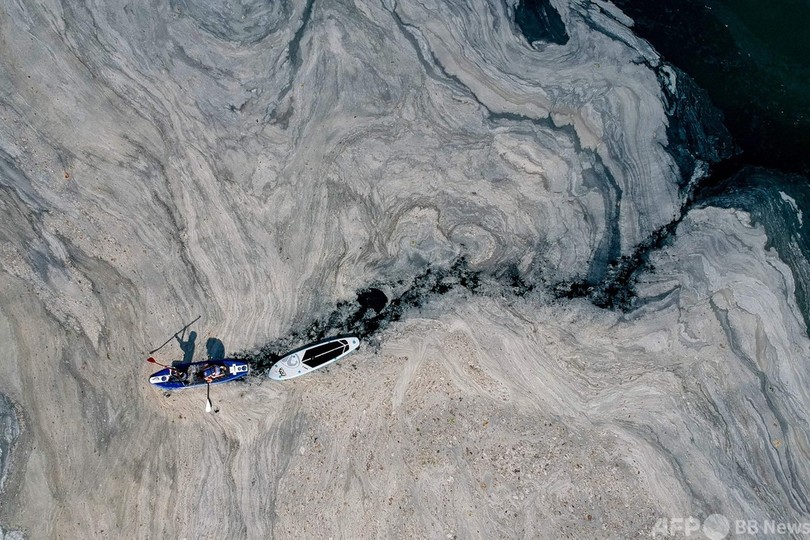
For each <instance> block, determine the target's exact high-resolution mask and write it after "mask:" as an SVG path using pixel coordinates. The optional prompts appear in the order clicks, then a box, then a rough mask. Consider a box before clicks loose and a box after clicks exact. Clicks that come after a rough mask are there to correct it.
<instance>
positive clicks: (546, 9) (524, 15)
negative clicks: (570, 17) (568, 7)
mask: <svg viewBox="0 0 810 540" xmlns="http://www.w3.org/2000/svg"><path fill="white" fill-rule="evenodd" d="M515 24H517V25H518V27H519V28H520V30H521V32H522V33H523V36H524V37H525V38H526V40H527V41H528V42H529V43H535V42H538V41H539V42H548V43H556V44H557V45H565V44H566V43H568V32H566V31H565V24H564V23H563V20H562V17H560V13H559V12H558V11H557V10H556V9H554V6H552V5H551V2H550V1H549V0H520V2H518V5H517V7H515Z"/></svg>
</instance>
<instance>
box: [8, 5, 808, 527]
mask: <svg viewBox="0 0 810 540" xmlns="http://www.w3.org/2000/svg"><path fill="white" fill-rule="evenodd" d="M554 6H555V7H556V8H557V10H558V11H559V13H560V17H561V19H562V21H563V24H564V25H565V30H566V33H567V35H568V37H569V39H568V41H567V42H565V43H564V44H562V45H559V44H545V45H544V44H542V43H535V44H534V46H532V45H530V44H529V43H527V42H526V40H525V39H524V38H523V36H522V35H521V33H520V31H519V30H518V28H517V27H516V26H515V24H514V22H513V13H514V7H515V6H514V2H512V1H510V2H507V3H503V2H498V1H490V2H485V1H480V0H479V1H469V2H447V1H433V0H424V1H419V2H417V1H410V0H409V1H403V2H400V1H396V2H395V1H393V0H383V1H365V0H357V1H350V0H347V1H330V2H325V1H319V0H307V1H292V0H288V1H278V2H259V1H255V0H243V1H241V0H232V1H230V2H224V1H219V0H217V1H210V2H206V1H202V0H187V1H186V0H170V1H143V2H124V1H119V0H110V1H104V2H100V1H97V0H85V1H81V0H68V1H63V2H57V1H55V0H38V1H35V2H6V3H5V5H4V6H3V8H2V9H0V36H2V39H1V41H0V193H2V195H1V196H0V210H2V214H3V218H2V219H0V342H2V343H3V344H4V346H5V350H4V352H5V354H3V355H2V356H0V371H2V373H3V377H0V392H1V393H2V394H5V395H7V396H8V398H9V399H10V400H11V401H13V402H14V403H16V404H17V405H18V406H19V410H20V411H23V414H24V417H23V419H22V420H21V422H20V423H21V426H20V428H21V435H20V436H19V437H17V438H16V439H15V440H16V442H13V446H11V451H10V452H11V453H10V456H11V458H10V459H11V461H10V462H9V463H10V467H11V469H10V470H11V472H10V474H9V475H8V478H7V480H6V483H5V486H4V490H5V491H4V493H3V496H2V497H3V499H2V500H3V503H2V505H0V523H2V524H3V526H4V527H14V528H15V529H19V530H22V531H24V532H26V533H27V534H28V535H29V536H30V537H31V538H45V537H57V538H90V537H171V538H174V537H177V538H180V537H189V538H203V537H206V538H214V537H217V538H220V537H221V538H239V537H249V538H267V537H271V536H273V537H279V538H294V537H313V538H314V537H329V536H334V537H345V538H369V537H403V538H404V537H439V536H441V537H453V536H454V535H455V536H456V537H459V538H475V537H480V538H495V537H501V536H519V537H539V536H549V537H560V536H561V535H572V536H577V537H595V536H605V535H607V536H612V537H625V536H630V535H635V534H646V531H648V530H649V529H650V528H651V527H652V525H653V524H654V523H655V520H656V519H657V518H659V517H662V516H671V515H672V516H674V515H684V514H686V515H689V514H693V515H708V514H711V513H723V514H725V515H727V516H729V518H730V519H731V518H732V517H734V518H737V517H739V518H740V519H743V518H751V519H754V518H757V517H766V516H769V517H771V518H772V519H777V518H785V519H787V518H788V517H797V516H798V517H801V516H806V515H807V513H808V498H807V497H808V495H807V488H806V486H807V479H808V470H807V463H810V460H808V455H807V454H808V448H809V446H808V441H807V435H806V434H807V433H808V430H807V421H806V418H807V417H808V415H807V411H808V396H807V388H808V386H807V381H806V378H807V372H806V369H802V362H804V359H806V358H807V352H808V351H807V347H808V343H807V339H806V335H805V333H804V330H803V327H802V324H801V317H800V316H799V315H798V310H797V307H796V305H795V302H794V301H793V293H794V290H793V283H792V281H791V280H792V276H791V273H790V271H789V270H787V267H785V266H784V265H783V264H781V262H780V261H779V259H778V258H777V257H776V255H775V254H774V252H773V251H771V250H769V249H767V248H766V245H767V242H766V238H765V236H764V234H763V232H762V230H761V229H760V228H758V227H756V226H753V225H751V224H750V223H749V222H748V220H747V218H746V216H745V215H743V214H739V213H735V212H734V211H732V210H717V209H706V210H701V211H695V212H693V213H691V214H690V215H689V216H687V218H686V219H685V220H684V222H683V223H682V224H681V225H680V228H679V229H678V235H677V241H676V242H675V243H674V244H673V245H671V246H669V247H667V248H665V249H664V250H663V251H661V252H660V254H658V255H656V259H655V266H656V268H657V269H658V270H657V271H656V272H655V273H653V274H649V275H646V276H645V277H644V281H643V284H642V287H641V289H640V290H641V293H642V295H641V301H640V302H639V307H638V309H637V310H636V311H634V312H632V313H629V314H626V315H620V314H617V313H613V312H603V311H599V310H597V309H596V308H594V307H593V306H590V305H588V304H587V303H585V302H582V301H571V302H553V303H549V302H548V300H547V297H546V296H545V295H544V294H543V292H542V284H543V283H553V282H557V281H564V280H576V279H581V278H584V277H586V276H590V277H594V276H596V277H598V274H599V272H601V271H602V270H600V269H604V266H605V264H606V262H607V261H610V260H612V259H615V258H616V257H618V256H621V255H625V254H628V253H631V252H632V250H633V248H634V247H635V246H636V245H638V244H639V242H642V241H643V240H644V239H645V238H647V237H648V236H649V235H650V234H651V233H652V232H653V231H655V230H656V229H658V228H659V227H661V226H662V225H665V224H667V223H669V222H670V221H672V220H673V218H675V217H676V216H677V215H678V214H679V211H680V207H681V204H682V202H683V201H682V197H683V194H682V193H681V191H680V188H679V185H682V184H683V182H682V180H683V179H682V175H683V174H689V173H690V172H689V171H687V172H683V171H679V170H678V169H677V166H676V165H675V161H674V160H673V159H672V157H671V156H670V154H669V153H668V151H667V145H668V141H667V139H666V129H667V117H666V114H665V111H664V106H663V104H662V90H661V88H660V86H659V84H660V83H659V79H658V78H657V76H656V75H655V73H654V72H653V70H652V68H651V66H656V65H657V64H658V62H659V60H658V58H657V55H656V53H655V52H654V51H653V50H652V49H651V48H650V47H649V45H648V44H647V43H645V42H643V41H642V40H639V39H638V38H636V37H635V36H634V35H633V33H632V31H631V30H630V29H629V27H628V24H629V21H628V20H627V19H626V18H625V17H624V16H622V15H621V13H619V12H618V10H616V9H615V8H614V7H612V6H611V5H610V4H608V3H605V2H601V1H600V2H597V3H590V2H586V1H571V2H569V3H567V4H566V3H563V2H561V1H559V2H554ZM459 256H464V257H466V259H467V260H468V261H469V262H470V264H472V265H473V266H474V267H475V268H477V269H480V270H483V271H487V272H490V273H492V274H497V272H498V270H499V269H503V268H507V267H514V268H516V269H517V272H519V273H520V275H521V277H522V278H524V279H525V280H526V281H527V282H532V283H534V284H536V286H537V289H536V290H537V291H539V292H538V293H537V294H535V295H531V298H529V297H525V298H522V299H518V298H512V297H510V296H508V295H507V296H504V297H495V296H483V297H481V296H479V297H475V298H470V297H469V296H468V295H464V294H461V293H458V292H453V293H450V294H448V295H446V296H444V297H443V299H442V301H441V302H434V303H433V304H429V305H428V306H427V307H425V309H424V311H423V312H422V314H421V315H417V314H415V313H414V314H411V315H412V316H411V317H407V318H406V319H405V320H404V321H403V322H401V323H398V324H397V325H394V326H391V327H389V329H388V330H386V333H385V335H384V336H383V339H382V346H381V349H380V350H379V351H378V352H376V353H375V352H374V351H372V350H369V349H368V348H367V349H365V350H363V349H361V350H360V351H359V352H358V353H356V354H355V355H354V356H353V357H351V358H350V359H346V360H344V361H341V363H338V364H336V366H335V367H334V368H330V369H328V370H327V371H325V372H319V374H318V375H312V376H310V377H308V378H303V379H301V380H300V381H296V382H295V383H292V384H284V385H279V384H271V383H269V382H266V381H254V382H252V383H251V384H249V385H236V384H234V385H230V386H229V385H224V386H222V387H217V388H216V390H215V391H212V394H213V396H212V398H213V399H214V401H215V403H216V404H217V406H218V407H219V408H220V412H219V413H218V414H214V415H205V414H204V412H203V409H204V407H203V403H204V402H203V398H202V395H201V394H200V393H199V392H193V391H191V392H188V393H186V394H182V393H181V394H175V395H172V396H170V397H168V398H164V397H163V396H162V395H160V394H159V393H157V392H156V391H155V390H154V389H152V388H150V387H149V386H148V384H147V383H146V376H147V374H148V371H149V370H148V367H149V366H148V365H147V364H145V363H143V362H142V358H143V356H144V353H145V352H146V351H148V350H149V349H152V348H153V347H154V346H156V344H159V343H160V342H162V341H163V339H164V338H166V337H168V335H169V334H170V333H171V332H172V331H174V330H176V329H177V328H179V327H181V326H182V325H183V324H184V323H185V322H187V321H188V320H191V319H192V318H194V317H195V316H196V315H197V314H201V315H202V316H203V317H202V318H201V320H200V322H199V323H196V325H195V326H194V327H193V328H194V329H196V330H197V331H198V332H199V337H198V341H197V344H198V352H197V354H198V356H200V357H202V356H204V351H203V350H202V349H203V347H202V344H203V343H204V342H205V340H206V339H207V338H211V337H216V338H219V339H221V340H222V341H223V342H224V343H225V346H226V347H227V350H228V351H229V352H230V351H234V350H240V349H245V348H250V347H253V346H256V345H260V344H261V343H263V342H265V341H267V340H269V339H275V338H277V337H278V336H281V335H284V334H285V333H287V332H290V331H291V329H294V328H297V327H298V326H300V325H303V324H306V323H308V322H309V321H311V320H313V319H314V318H317V317H318V316H320V315H322V314H323V313H326V312H328V311H329V310H330V309H332V308H333V306H334V305H335V303H336V302H338V301H340V300H344V299H346V298H351V297H352V296H353V293H354V291H355V290H357V289H360V288H363V287H366V286H369V285H373V284H374V283H376V282H396V281H397V280H407V279H408V278H409V277H410V276H412V275H414V273H415V272H418V271H419V270H420V269H422V268H424V267H425V266H426V265H434V266H436V267H442V266H443V265H448V264H450V263H451V261H453V260H455V259H456V258H457V257H459ZM172 347H174V345H173V344H171V345H168V346H167V347H166V348H164V349H163V350H161V351H160V352H159V353H158V356H160V359H162V361H165V362H168V361H170V360H172V359H177V358H178V357H179V354H178V351H177V350H176V348H175V349H172ZM9 440H11V438H9ZM9 444H12V443H9ZM3 448H5V446H3ZM760 486H763V487H760Z"/></svg>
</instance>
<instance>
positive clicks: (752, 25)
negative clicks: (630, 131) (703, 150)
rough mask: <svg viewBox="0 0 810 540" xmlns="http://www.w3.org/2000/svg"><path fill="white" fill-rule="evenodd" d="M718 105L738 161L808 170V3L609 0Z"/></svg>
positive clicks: (798, 0) (786, 169)
mask: <svg viewBox="0 0 810 540" xmlns="http://www.w3.org/2000/svg"><path fill="white" fill-rule="evenodd" d="M614 3H615V4H616V5H617V6H619V7H620V8H621V9H622V10H623V11H624V12H625V13H626V14H627V15H629V16H630V17H632V18H633V20H634V21H635V22H636V25H635V27H634V28H633V29H634V31H635V32H636V34H638V35H639V36H641V37H643V38H644V39H646V40H647V41H649V42H650V43H652V45H653V46H654V47H655V49H656V50H657V51H658V52H659V53H661V54H662V55H663V57H664V59H665V60H666V61H667V62H670V63H672V64H674V65H676V66H678V67H679V68H680V69H682V70H683V71H685V72H686V73H688V74H689V75H690V76H691V77H692V78H693V79H694V80H695V82H696V83H697V84H698V85H699V86H701V87H702V88H704V89H705V90H706V91H707V92H708V94H709V96H710V98H711V100H712V102H713V103H714V104H715V105H716V106H717V107H718V108H719V109H720V110H722V111H723V113H724V115H725V119H726V125H727V126H728V128H729V130H730V131H731V133H732V135H733V137H734V139H735V142H736V143H737V144H738V145H739V146H740V147H741V148H742V151H743V152H742V155H741V156H740V159H739V160H738V161H739V163H738V166H742V165H754V166H760V167H767V168H770V169H776V170H780V171H783V172H791V173H800V174H802V175H804V176H810V151H809V150H810V30H809V29H810V2H808V1H807V0H778V1H777V2H760V1H754V0H715V1H695V0H679V1H677V2H647V1H639V0H616V1H615V2H614Z"/></svg>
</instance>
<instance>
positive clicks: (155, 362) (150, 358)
mask: <svg viewBox="0 0 810 540" xmlns="http://www.w3.org/2000/svg"><path fill="white" fill-rule="evenodd" d="M146 361H147V362H149V363H150V364H157V365H159V366H163V367H165V368H169V369H171V370H172V371H174V368H173V367H172V366H167V365H166V364H161V363H160V362H158V361H157V360H155V359H154V358H152V357H151V356H150V357H149V358H147V359H146Z"/></svg>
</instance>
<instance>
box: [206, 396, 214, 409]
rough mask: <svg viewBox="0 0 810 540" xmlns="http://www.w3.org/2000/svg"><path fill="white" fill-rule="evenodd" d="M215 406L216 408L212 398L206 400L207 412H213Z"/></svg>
mask: <svg viewBox="0 0 810 540" xmlns="http://www.w3.org/2000/svg"><path fill="white" fill-rule="evenodd" d="M213 408H214V406H213V405H211V400H210V399H209V400H208V401H206V402H205V412H211V410H212V409H213Z"/></svg>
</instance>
